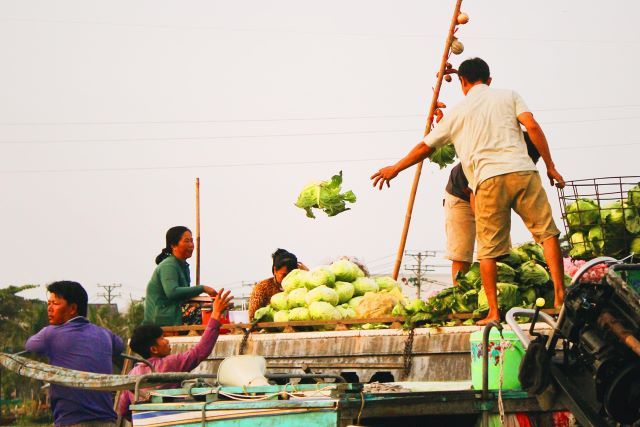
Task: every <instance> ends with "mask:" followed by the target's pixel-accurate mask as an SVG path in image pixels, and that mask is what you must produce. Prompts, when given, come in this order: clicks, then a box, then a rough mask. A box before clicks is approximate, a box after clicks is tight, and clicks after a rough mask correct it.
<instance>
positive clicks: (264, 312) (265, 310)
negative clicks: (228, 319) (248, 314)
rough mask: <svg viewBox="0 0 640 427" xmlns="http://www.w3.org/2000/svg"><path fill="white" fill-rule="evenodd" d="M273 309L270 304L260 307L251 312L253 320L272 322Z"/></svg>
mask: <svg viewBox="0 0 640 427" xmlns="http://www.w3.org/2000/svg"><path fill="white" fill-rule="evenodd" d="M273 315H274V311H273V308H271V307H270V306H266V307H262V308H259V309H257V310H256V312H255V313H254V314H253V320H258V321H260V322H273Z"/></svg>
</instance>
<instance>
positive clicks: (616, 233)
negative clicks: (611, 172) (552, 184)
mask: <svg viewBox="0 0 640 427" xmlns="http://www.w3.org/2000/svg"><path fill="white" fill-rule="evenodd" d="M639 183H640V176H620V177H605V178H590V179H579V180H575V181H566V182H565V187H564V188H559V189H558V198H559V200H560V211H561V212H562V221H563V223H564V229H565V233H566V236H567V242H568V244H569V247H570V249H571V250H570V256H571V257H572V258H578V259H591V258H594V257H597V256H602V255H608V256H612V257H615V258H618V259H620V258H623V257H626V256H628V255H629V254H630V247H631V243H632V241H633V240H634V239H636V238H640V230H636V228H637V227H638V224H640V223H638V222H637V221H640V203H638V202H637V201H636V198H637V199H640V192H639V193H638V194H637V195H636V192H635V189H634V191H633V197H634V201H636V203H635V205H634V204H631V203H629V200H630V197H629V196H630V191H629V190H631V189H632V188H633V187H635V186H636V185H638V184H639ZM579 199H589V200H591V201H593V202H594V203H595V207H594V208H593V209H591V208H586V209H584V210H583V209H580V208H577V209H576V207H577V205H575V206H572V205H573V204H574V203H576V202H577V200H579ZM616 201H617V202H619V203H620V204H622V206H626V207H625V208H624V210H621V211H620V210H617V209H616V210H617V211H618V212H615V214H616V215H612V213H613V209H607V207H608V206H610V204H612V203H613V202H616ZM594 210H595V212H594ZM620 212H622V219H620ZM596 213H597V216H596ZM614 216H615V217H616V218H615V219H612V218H613V217H614ZM570 217H571V219H572V221H570V220H569V219H570ZM636 218H638V219H636ZM576 220H578V221H576ZM576 222H579V223H580V225H576ZM593 228H598V230H592V229H593ZM629 229H631V231H630V230H629ZM632 231H633V232H632ZM578 232H579V233H582V237H583V240H582V242H581V241H580V239H579V237H580V236H573V234H574V233H578ZM572 236H573V237H574V239H573V241H572ZM638 255H639V256H640V254H638Z"/></svg>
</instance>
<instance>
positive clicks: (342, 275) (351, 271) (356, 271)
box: [329, 259, 364, 282]
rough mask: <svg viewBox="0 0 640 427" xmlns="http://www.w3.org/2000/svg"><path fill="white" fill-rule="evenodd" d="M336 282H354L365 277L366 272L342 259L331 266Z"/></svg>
mask: <svg viewBox="0 0 640 427" xmlns="http://www.w3.org/2000/svg"><path fill="white" fill-rule="evenodd" d="M329 268H330V269H331V271H332V272H333V274H334V275H335V280H336V281H340V282H353V281H354V280H356V279H357V278H358V277H364V272H363V271H362V270H361V269H360V267H358V266H357V265H356V264H354V263H353V262H351V261H349V260H346V259H341V260H338V261H336V262H334V263H333V264H331V265H330V266H329Z"/></svg>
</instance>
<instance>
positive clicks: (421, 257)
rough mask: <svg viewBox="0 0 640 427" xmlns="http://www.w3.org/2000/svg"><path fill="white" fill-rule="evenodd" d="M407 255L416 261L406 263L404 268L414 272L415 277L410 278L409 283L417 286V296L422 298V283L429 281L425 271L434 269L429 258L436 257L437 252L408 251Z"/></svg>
mask: <svg viewBox="0 0 640 427" xmlns="http://www.w3.org/2000/svg"><path fill="white" fill-rule="evenodd" d="M406 255H407V256H409V257H411V258H413V259H414V260H415V262H416V263H415V264H413V265H410V266H406V265H405V267H404V269H405V270H406V271H410V272H412V273H414V277H412V278H410V279H409V283H410V284H412V285H413V286H415V287H416V296H417V297H418V298H421V288H422V283H423V282H426V281H427V279H426V277H425V273H427V272H429V271H434V270H433V268H431V266H430V265H428V264H427V258H429V257H435V256H436V252H435V251H424V252H418V253H406Z"/></svg>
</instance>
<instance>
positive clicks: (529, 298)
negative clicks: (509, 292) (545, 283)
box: [520, 286, 538, 308]
mask: <svg viewBox="0 0 640 427" xmlns="http://www.w3.org/2000/svg"><path fill="white" fill-rule="evenodd" d="M520 296H521V297H522V305H523V306H524V307H528V308H533V307H534V306H535V304H536V298H538V293H537V292H536V288H534V287H533V286H531V287H528V288H524V289H522V288H521V289H520Z"/></svg>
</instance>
